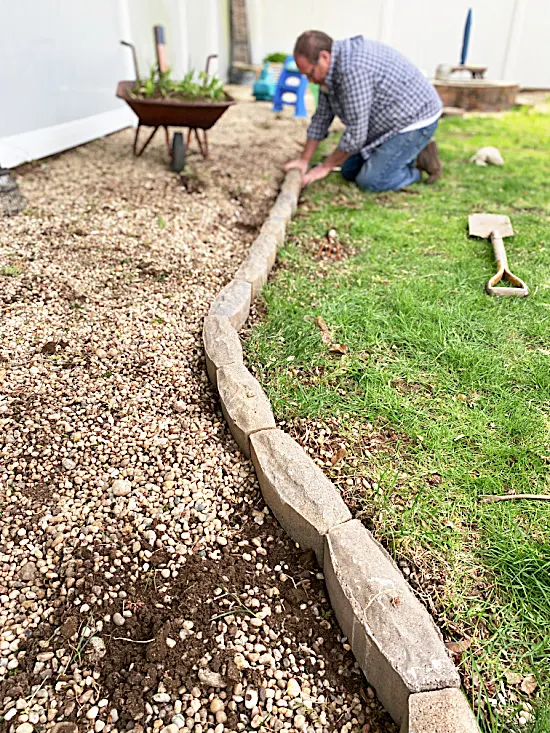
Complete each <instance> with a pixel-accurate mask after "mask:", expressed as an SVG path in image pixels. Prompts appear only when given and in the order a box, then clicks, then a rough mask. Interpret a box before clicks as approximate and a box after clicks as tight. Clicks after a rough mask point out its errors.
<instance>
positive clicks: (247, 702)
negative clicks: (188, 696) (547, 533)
mask: <svg viewBox="0 0 550 733" xmlns="http://www.w3.org/2000/svg"><path fill="white" fill-rule="evenodd" d="M257 704H258V693H257V691H256V690H255V689H254V688H253V687H249V688H248V689H247V691H246V693H245V696H244V706H245V708H247V709H248V710H253V709H254V708H255V707H256V705H257Z"/></svg>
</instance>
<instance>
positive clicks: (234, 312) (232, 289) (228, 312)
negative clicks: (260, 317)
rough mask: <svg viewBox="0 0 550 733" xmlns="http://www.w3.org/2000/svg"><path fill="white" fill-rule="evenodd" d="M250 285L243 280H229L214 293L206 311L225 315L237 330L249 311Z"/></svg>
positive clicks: (241, 325) (212, 314)
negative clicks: (214, 295)
mask: <svg viewBox="0 0 550 733" xmlns="http://www.w3.org/2000/svg"><path fill="white" fill-rule="evenodd" d="M251 302H252V286H251V285H250V283H247V282H245V281H244V280H231V282H230V283H229V284H228V285H226V286H225V288H222V290H220V292H219V293H218V294H217V295H216V297H215V298H214V300H213V301H212V305H211V306H210V310H209V311H208V315H209V316H227V318H229V320H230V321H231V325H232V326H233V327H234V328H236V329H237V331H239V330H240V329H241V328H242V327H243V326H244V324H245V323H246V319H247V318H248V314H249V313H250V303H251Z"/></svg>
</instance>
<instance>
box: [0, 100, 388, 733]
mask: <svg viewBox="0 0 550 733" xmlns="http://www.w3.org/2000/svg"><path fill="white" fill-rule="evenodd" d="M304 131H305V123H304V122H303V121H297V120H293V119H291V117H290V115H288V116H287V115H284V116H283V117H282V118H281V119H275V117H274V116H273V115H272V113H271V112H270V110H269V105H265V104H251V103H248V104H247V103H243V104H239V105H238V106H236V107H235V108H233V109H230V110H229V111H228V112H227V114H226V115H225V116H224V117H223V118H222V119H221V120H220V122H219V123H217V125H216V126H215V127H214V128H213V130H212V132H211V136H210V138H211V139H210V143H211V152H212V155H213V157H212V160H209V161H203V160H202V159H201V158H200V157H199V156H198V155H197V154H196V153H192V154H191V155H190V157H189V166H188V168H187V169H186V171H185V174H184V175H182V176H178V175H175V174H173V173H170V172H169V170H168V169H167V154H166V149H165V146H164V139H163V137H162V136H161V135H159V136H158V140H156V141H154V143H153V144H152V146H151V147H150V149H148V150H147V152H146V153H145V155H144V156H143V157H142V158H140V159H137V160H135V159H133V158H132V155H131V141H132V136H133V131H131V130H126V131H123V132H121V133H118V134H116V135H112V136H109V137H107V138H104V139H102V140H99V141H95V142H93V143H90V144H88V145H86V146H82V147H80V148H77V149H75V150H72V151H69V152H66V153H64V154H62V155H60V156H56V157H55V158H51V159H49V160H47V161H43V162H38V163H34V164H32V165H28V166H25V167H23V168H22V169H20V170H19V171H18V173H17V180H18V182H19V184H20V186H21V189H22V191H23V193H24V195H25V197H26V198H27V200H28V209H27V210H26V211H25V212H24V213H23V214H21V215H19V216H17V217H13V218H8V219H1V220H0V728H1V729H2V730H6V731H7V733H12V732H13V733H32V731H38V732H40V731H50V730H51V731H55V733H75V732H76V731H77V730H79V731H96V732H97V733H100V732H101V731H105V733H108V732H109V731H120V732H122V731H135V733H142V732H143V731H164V733H177V731H182V733H187V732H190V731H193V733H222V732H223V731H248V730H256V729H258V730H260V729H261V730H266V731H278V730H289V731H310V732H311V731H316V732H320V731H325V732H326V733H329V732H331V731H340V732H341V733H346V732H351V731H362V733H367V732H368V731H372V732H374V731H393V730H395V728H394V727H393V725H392V724H391V722H390V721H389V719H388V717H387V716H386V714H385V713H384V712H383V711H382V710H381V708H380V705H379V703H378V701H377V700H376V698H375V696H374V693H373V691H372V690H371V689H370V688H369V687H368V686H367V684H366V682H365V680H364V678H363V677H362V675H361V673H360V671H359V669H358V667H357V665H356V664H355V662H354V659H353V657H352V655H351V653H350V648H349V645H348V643H347V640H346V639H345V638H342V636H341V634H340V631H339V629H338V627H337V625H336V624H335V621H334V619H333V616H332V613H331V611H330V606H329V604H328V602H327V599H326V596H325V590H324V584H323V576H322V573H321V572H320V570H319V568H318V567H316V565H315V561H314V558H313V556H312V553H309V552H306V553H304V552H303V551H301V550H300V549H299V548H297V547H296V546H295V545H294V544H293V543H292V542H291V541H290V540H289V539H288V538H287V537H286V536H285V535H284V533H283V532H282V530H280V528H279V527H278V525H277V523H276V522H275V521H274V519H273V518H272V516H271V515H270V514H269V512H268V510H267V508H266V507H265V505H264V504H263V501H262V498H261V494H260V492H259V488H258V485H257V483H256V479H255V476H254V473H253V469H252V465H251V463H250V462H249V461H248V460H247V459H245V458H244V457H243V456H242V455H241V454H240V453H239V451H238V449H237V447H236V445H235V443H234V441H233V439H232V438H231V436H230V434H229V433H228V430H227V428H226V426H225V423H224V420H223V417H222V415H221V411H220V409H219V405H218V402H217V399H216V396H215V394H214V393H213V391H212V389H211V388H210V385H209V383H208V380H207V377H206V372H205V365H204V359H203V353H202V346H201V339H200V332H201V328H202V319H203V317H204V315H205V313H206V312H207V309H208V307H209V304H210V302H211V300H212V299H213V298H214V296H215V295H216V293H217V292H218V290H219V289H220V288H221V287H222V286H223V285H224V284H226V282H228V280H229V279H230V278H231V276H232V274H233V273H234V271H235V269H236V268H237V267H238V265H239V263H240V261H241V259H242V258H243V256H244V253H245V251H246V248H247V247H248V246H249V245H250V243H251V241H252V240H253V238H254V236H255V234H256V232H257V229H258V227H259V226H260V225H261V223H262V221H263V219H264V218H265V215H266V213H267V211H268V209H269V206H270V205H271V202H272V200H273V197H274V196H275V194H276V191H277V187H278V185H279V183H280V180H281V178H282V173H281V172H280V166H281V163H282V162H283V161H284V160H286V159H288V158H289V157H291V156H292V155H294V154H295V153H296V152H297V150H298V149H299V144H300V143H301V141H302V140H303V138H304Z"/></svg>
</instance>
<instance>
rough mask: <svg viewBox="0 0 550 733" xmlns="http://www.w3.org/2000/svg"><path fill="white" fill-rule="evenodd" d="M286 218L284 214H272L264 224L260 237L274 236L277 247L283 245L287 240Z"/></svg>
mask: <svg viewBox="0 0 550 733" xmlns="http://www.w3.org/2000/svg"><path fill="white" fill-rule="evenodd" d="M285 234H286V220H285V218H284V217H282V216H273V215H270V216H268V217H267V219H266V220H265V221H264V223H263V224H262V227H261V229H260V235H259V236H260V237H262V236H265V237H273V238H274V239H275V242H276V244H277V247H281V246H282V245H283V244H284V241H285Z"/></svg>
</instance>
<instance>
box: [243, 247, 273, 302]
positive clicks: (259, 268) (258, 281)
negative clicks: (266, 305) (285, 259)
mask: <svg viewBox="0 0 550 733" xmlns="http://www.w3.org/2000/svg"><path fill="white" fill-rule="evenodd" d="M276 259H277V242H276V240H275V237H273V236H271V237H268V236H262V235H260V236H259V237H258V239H256V240H254V243H253V244H252V246H251V247H250V250H249V252H248V255H247V257H246V258H245V259H244V260H243V262H242V264H241V266H240V267H239V269H238V270H237V272H236V273H235V278H236V279H237V280H244V281H245V282H247V283H250V285H251V286H252V300H254V298H255V297H256V296H257V295H258V293H259V292H260V291H261V289H262V288H263V286H264V285H265V284H266V282H267V277H268V275H269V273H270V271H271V268H272V267H273V265H274V264H275V260H276Z"/></svg>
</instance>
